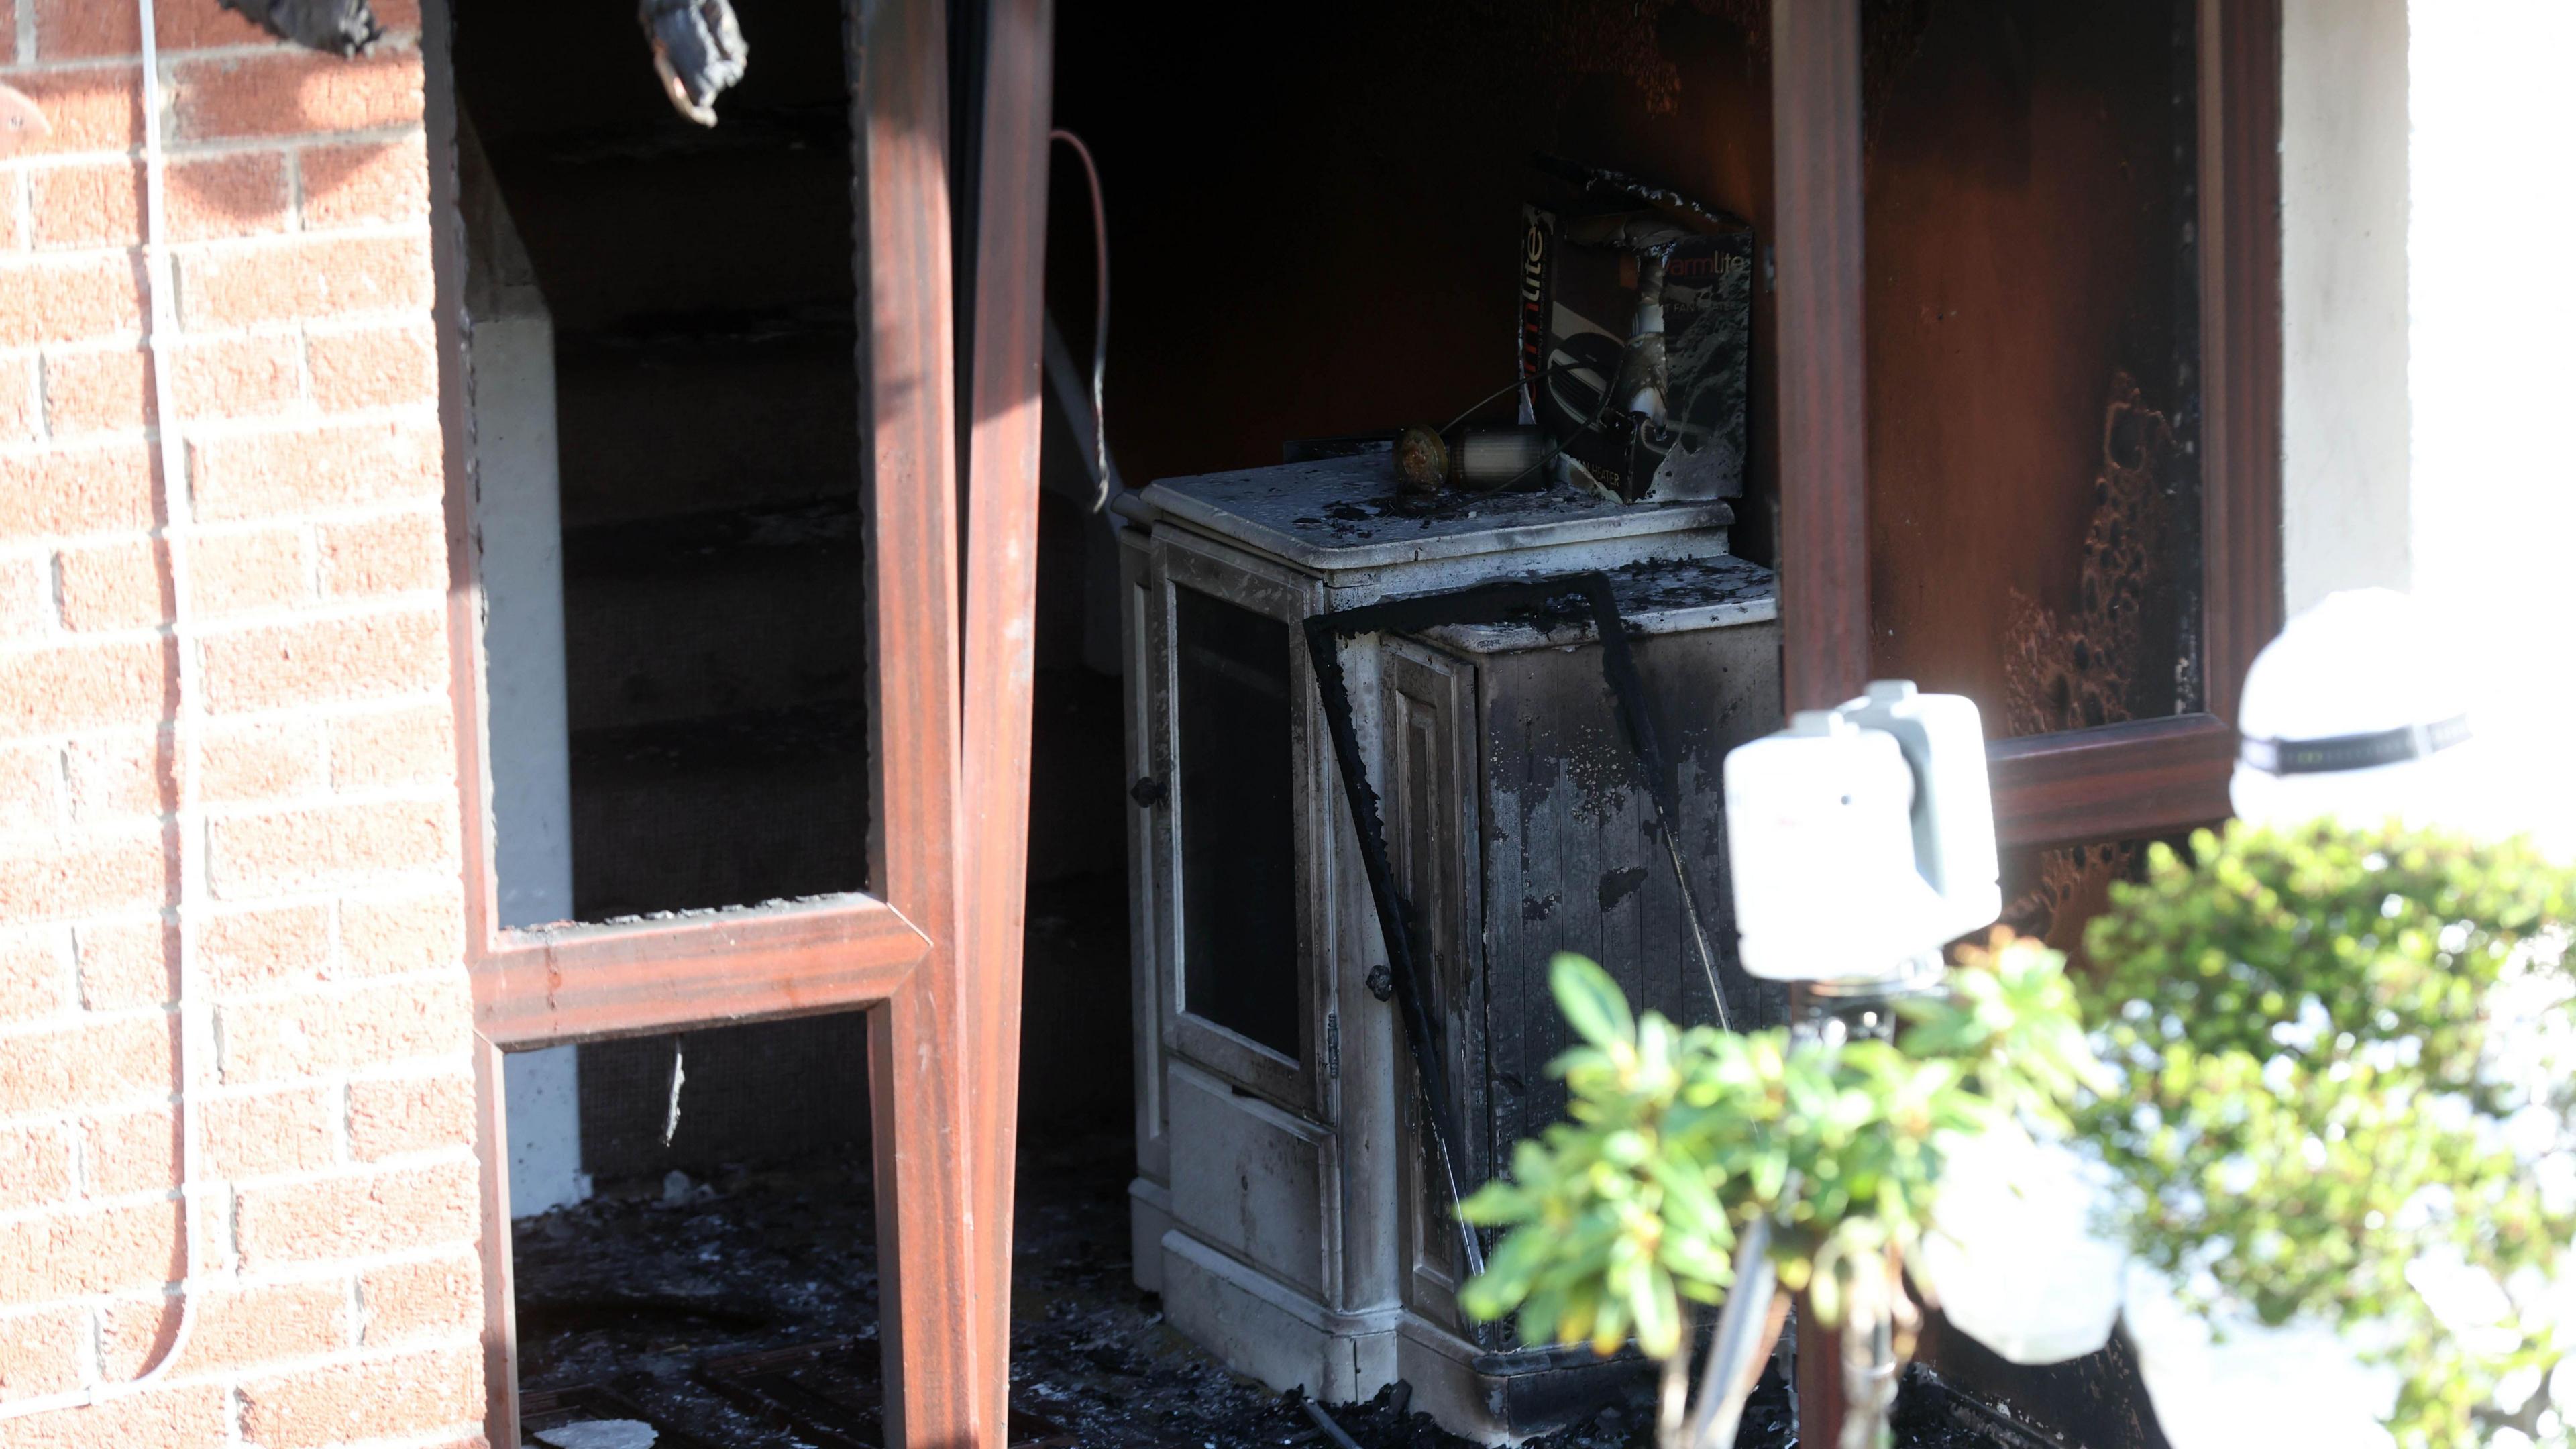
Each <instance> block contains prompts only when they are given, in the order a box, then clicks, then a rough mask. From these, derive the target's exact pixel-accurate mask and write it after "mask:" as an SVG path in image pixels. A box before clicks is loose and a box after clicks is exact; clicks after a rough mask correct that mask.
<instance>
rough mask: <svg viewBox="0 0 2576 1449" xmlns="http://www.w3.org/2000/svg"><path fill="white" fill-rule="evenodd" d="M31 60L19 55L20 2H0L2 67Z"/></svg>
mask: <svg viewBox="0 0 2576 1449" xmlns="http://www.w3.org/2000/svg"><path fill="white" fill-rule="evenodd" d="M30 58H31V57H27V56H21V55H20V54H18V0H0V65H16V64H17V63H18V62H19V61H21V60H25V59H30Z"/></svg>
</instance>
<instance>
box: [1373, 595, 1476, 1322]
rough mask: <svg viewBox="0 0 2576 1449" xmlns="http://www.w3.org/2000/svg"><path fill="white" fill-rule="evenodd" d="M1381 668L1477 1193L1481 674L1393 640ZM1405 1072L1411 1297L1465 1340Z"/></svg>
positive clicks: (1445, 1235)
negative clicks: (1478, 680) (1478, 720)
mask: <svg viewBox="0 0 2576 1449" xmlns="http://www.w3.org/2000/svg"><path fill="white" fill-rule="evenodd" d="M1378 663H1379V678H1380V681H1381V693H1380V699H1381V708H1382V710H1383V713H1382V715H1381V716H1380V718H1381V719H1382V721H1383V739H1384V743H1385V760H1384V764H1383V765H1382V767H1381V776H1382V778H1381V779H1380V780H1379V782H1378V790H1379V793H1380V795H1381V796H1382V797H1383V798H1384V800H1385V808H1386V847H1387V855H1388V857H1389V860H1388V864H1389V865H1390V866H1391V867H1392V868H1393V870H1394V872H1395V882H1396V889H1397V890H1399V891H1401V892H1402V893H1403V894H1404V898H1405V900H1406V901H1407V902H1408V903H1409V904H1410V906H1411V914H1410V916H1409V918H1408V921H1407V925H1408V928H1409V929H1410V931H1411V933H1412V937H1413V939H1412V941H1411V942H1410V943H1409V944H1410V946H1411V948H1412V955H1413V959H1414V961H1415V962H1416V963H1417V964H1418V965H1419V966H1420V967H1421V968H1422V970H1423V972H1424V974H1425V975H1426V976H1427V977H1428V978H1429V980H1428V986H1429V988H1430V989H1429V992H1428V995H1429V998H1430V999H1429V1001H1428V1002H1427V1003H1426V1005H1427V1006H1428V1007H1429V1009H1430V1012H1431V1020H1432V1023H1433V1028H1432V1029H1433V1034H1434V1036H1435V1037H1436V1038H1437V1040H1438V1043H1439V1046H1440V1048H1441V1050H1442V1051H1443V1052H1444V1053H1445V1055H1446V1056H1447V1059H1448V1061H1449V1063H1450V1073H1451V1079H1450V1084H1449V1088H1450V1092H1451V1094H1452V1096H1453V1097H1454V1098H1455V1100H1454V1101H1452V1102H1451V1103H1450V1112H1451V1118H1452V1120H1454V1121H1456V1122H1457V1123H1458V1124H1459V1126H1460V1130H1461V1132H1462V1134H1463V1135H1464V1137H1465V1138H1466V1140H1465V1141H1463V1142H1461V1143H1459V1144H1458V1152H1459V1161H1458V1172H1459V1177H1460V1180H1461V1183H1462V1185H1466V1186H1470V1187H1472V1186H1473V1185H1474V1184H1475V1183H1478V1182H1482V1181H1483V1180H1484V1179H1485V1178H1486V1177H1487V1176H1489V1175H1491V1173H1492V1171H1493V1161H1492V1158H1493V1153H1492V1150H1491V1144H1490V1141H1489V1135H1490V1134H1489V1133H1488V1132H1487V1131H1486V1130H1485V1124H1486V1121H1487V1113H1486V1110H1485V1107H1486V1071H1485V1067H1486V1062H1485V1030H1484V1022H1485V1002H1484V991H1483V988H1484V981H1485V972H1484V970H1483V969H1482V961H1483V955H1484V953H1483V950H1482V945H1483V932H1482V924H1481V917H1482V906H1483V902H1482V900H1481V899H1480V898H1479V897H1480V883H1481V881H1482V879H1483V871H1482V869H1481V862H1482V854H1483V852H1482V850H1481V842H1482V836H1481V835H1480V833H1479V831H1478V827H1477V811H1476V801H1477V788H1476V768H1477V753H1476V739H1477V729H1476V715H1477V703H1476V701H1477V696H1476V669H1475V666H1474V665H1472V664H1470V663H1468V662H1466V661H1464V660H1460V659H1455V658H1452V657H1450V656H1449V655H1446V654H1443V653H1441V652H1439V651H1438V650H1435V649H1432V648H1430V647H1428V646H1426V645H1423V644H1420V643H1417V642H1415V641H1413V640H1409V639H1387V640H1385V641H1383V642H1382V643H1381V644H1380V645H1379V646H1378ZM1396 1072H1397V1075H1398V1077H1399V1078H1400V1080H1401V1081H1402V1082H1403V1084H1404V1085H1403V1088H1402V1090H1401V1091H1400V1092H1399V1094H1398V1095H1399V1098H1400V1100H1402V1101H1403V1102H1404V1103H1405V1104H1406V1108H1405V1115H1404V1123H1403V1125H1404V1147H1403V1151H1402V1153H1401V1156H1400V1160H1401V1161H1402V1163H1403V1181H1402V1192H1403V1209H1402V1211H1403V1237H1402V1242H1403V1249H1402V1250H1403V1253H1404V1260H1403V1261H1404V1264H1405V1269H1406V1281H1405V1284H1404V1290H1405V1294H1406V1302H1407V1304H1408V1306H1410V1307H1412V1308H1413V1309H1414V1311H1416V1312H1418V1313H1420V1314H1422V1315H1423V1316H1424V1317H1426V1318H1429V1319H1431V1320H1432V1321H1433V1322H1435V1323H1441V1324H1446V1325H1451V1326H1453V1327H1458V1328H1460V1329H1461V1331H1463V1328H1464V1325H1463V1323H1462V1321H1461V1320H1460V1318H1459V1316H1458V1292H1457V1285H1458V1278H1459V1273H1458V1230H1457V1228H1456V1226H1455V1220H1454V1218H1453V1216H1452V1214H1453V1212H1454V1210H1455V1209H1454V1205H1453V1204H1452V1203H1451V1202H1450V1201H1449V1184H1448V1178H1447V1176H1446V1175H1445V1174H1444V1173H1443V1172H1442V1171H1441V1169H1440V1163H1439V1159H1438V1157H1437V1155H1436V1152H1435V1149H1434V1146H1433V1143H1432V1140H1431V1134H1430V1132H1429V1130H1428V1128H1427V1126H1426V1124H1425V1122H1424V1121H1423V1107H1422V1097H1421V1094H1420V1092H1419V1091H1418V1090H1417V1089H1416V1084H1415V1082H1414V1080H1413V1078H1414V1071H1413V1065H1412V1062H1411V1060H1410V1059H1409V1058H1408V1059H1405V1060H1402V1061H1400V1062H1399V1063H1398V1064H1397V1066H1396Z"/></svg>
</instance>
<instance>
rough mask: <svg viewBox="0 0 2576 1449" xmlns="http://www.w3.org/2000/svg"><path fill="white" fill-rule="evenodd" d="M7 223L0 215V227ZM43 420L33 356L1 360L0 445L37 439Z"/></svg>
mask: <svg viewBox="0 0 2576 1449" xmlns="http://www.w3.org/2000/svg"><path fill="white" fill-rule="evenodd" d="M8 200H9V197H8V185H7V182H6V180H5V178H0V206H5V205H6V204H7V203H8ZM10 224H11V223H10V221H9V219H8V218H7V217H5V216H0V228H6V227H8V226H9V225H10ZM8 240H9V238H8V234H7V232H6V231H5V230H0V251H5V250H7V249H8V246H7V243H8ZM43 421H44V410H43V408H42V407H40V406H39V405H38V401H37V397H36V359H35V358H33V357H0V443H23V442H26V441H27V440H28V439H30V438H33V437H34V436H36V431H37V425H38V424H39V423H41V422H43Z"/></svg>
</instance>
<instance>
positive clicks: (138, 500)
mask: <svg viewBox="0 0 2576 1449" xmlns="http://www.w3.org/2000/svg"><path fill="white" fill-rule="evenodd" d="M160 10H161V16H160V21H159V27H158V28H159V35H158V37H157V38H158V41H159V44H160V46H161V47H162V50H161V65H162V74H163V77H164V80H165V91H164V94H165V97H166V104H167V108H168V111H169V115H168V121H167V126H166V129H165V130H164V132H163V135H164V137H165V140H166V142H167V143H168V147H169V151H168V156H169V164H168V175H169V189H168V191H167V193H166V195H167V203H168V216H169V221H170V225H171V230H172V233H173V239H174V241H176V242H177V243H178V245H177V246H176V247H175V248H174V257H175V270H176V277H177V285H176V289H175V293H176V295H175V303H176V310H177V315H178V318H179V321H180V328H181V333H182V339H181V341H180V344H179V351H178V352H177V355H176V362H175V366H174V368H173V373H172V377H171V380H170V381H171V392H172V395H173V402H174V405H175V407H176V408H177V410H178V411H179V413H180V414H181V416H182V419H183V422H182V435H183V444H184V447H183V453H184V457H185V466H186V468H187V470H188V478H189V481H190V484H191V488H192V490H193V494H194V498H195V513H196V518H197V522H198V531H197V532H196V533H195V534H194V535H193V537H194V543H193V545H192V546H191V547H190V549H189V553H188V561H189V568H188V573H189V575H190V579H189V599H188V604H189V614H190V616H191V628H192V629H193V630H194V631H195V632H196V633H197V635H198V636H199V643H198V647H197V651H196V656H195V657H196V662H197V671H196V677H197V679H198V680H199V682H200V684H201V687H202V701H203V726H204V727H203V733H202V737H201V738H202V744H201V758H202V768H201V783H200V796H201V800H202V804H203V807H204V813H205V819H204V826H203V829H202V831H201V832H198V835H197V838H195V839H193V840H191V841H189V842H188V843H187V847H188V848H189V849H193V850H198V851H202V852H203V855H202V857H201V858H202V860H203V863H204V868H205V871H204V879H205V881H206V887H207V905H206V909H205V912H204V914H203V916H202V917H201V920H200V931H199V940H198V947H197V951H196V953H195V957H194V959H193V960H191V961H190V962H189V963H188V971H189V976H190V979H191V986H190V989H191V990H192V991H194V992H196V993H199V997H198V999H199V1000H200V1001H201V1002H203V1003H204V1004H205V1007H206V1010H205V1012H204V1015H205V1017H206V1019H208V1020H209V1021H211V1023H212V1026H213V1031H212V1034H211V1040H210V1041H209V1042H208V1043H206V1045H205V1046H204V1047H202V1048H201V1049H198V1050H195V1051H192V1052H191V1053H189V1060H188V1061H187V1063H186V1074H187V1076H188V1078H189V1079H190V1081H191V1082H192V1085H191V1087H190V1092H191V1095H192V1100H193V1101H194V1103H195V1108H194V1110H195V1112H196V1116H197V1123H198V1133H199V1141H200V1144H201V1148H200V1160H201V1166H200V1176H201V1178H202V1179H203V1180H202V1181H201V1184H200V1188H201V1202H202V1204H203V1207H202V1209H201V1211H200V1212H199V1214H198V1215H197V1221H196V1231H197V1233H198V1234H199V1235H200V1236H199V1238H198V1243H197V1251H196V1257H197V1259H198V1262H199V1265H200V1273H201V1275H202V1277H201V1279H200V1282H199V1285H198V1292H197V1295H196V1299H197V1303H196V1323H195V1328H194V1333H193V1337H192V1339H191V1341H190V1343H189V1346H188V1348H187V1350H186V1353H185V1355H184V1357H183V1358H182V1360H181V1362H179V1363H178V1364H177V1365H176V1367H175V1369H174V1371H173V1372H172V1373H171V1374H169V1375H168V1376H167V1377H166V1378H165V1379H164V1380H163V1382H162V1383H161V1384H160V1385H158V1386H156V1387H154V1388H152V1389H150V1390H148V1391H146V1392H143V1393H140V1394H135V1395H131V1396H124V1397H110V1398H108V1399H107V1400H106V1401H105V1402H103V1403H101V1404H99V1405H98V1406H95V1407H72V1408H60V1409H53V1410H48V1411H46V1412H42V1413H38V1414H33V1415H27V1416H21V1417H15V1418H7V1419H0V1444H7V1445H10V1446H21V1445H26V1446H37V1445H43V1446H53V1445H66V1446H71V1445H80V1446H88V1445H98V1446H108V1445H115V1446H162V1445H199V1444H225V1445H237V1444H256V1445H261V1446H268V1449H286V1446H321V1445H332V1444H341V1443H354V1442H360V1441H363V1442H366V1443H369V1444H377V1443H382V1444H385V1445H388V1446H392V1445H406V1446H410V1445H417V1446H424V1449H428V1446H451V1445H463V1444H469V1443H479V1442H481V1440H480V1432H479V1425H480V1422H481V1420H482V1416H483V1385H482V1359H481V1350H480V1346H479V1330H478V1324H479V1321H480V1306H479V1305H480V1294H481V1275H480V1269H479V1267H478V1264H477V1262H476V1259H475V1244H476V1241H477V1236H478V1233H479V1230H480V1223H479V1206H478V1203H479V1199H478V1195H477V1192H476V1172H475V1164H474V1155H473V1141H474V1113H473V1105H474V1104H473V1083H472V1079H471V1061H472V1058H471V1055H470V1053H469V1045H470V1040H471V1039H470V1037H469V1034H468V1032H469V1016H468V1006H467V997H466V985H465V978H464V973H463V970H462V966H461V961H460V954H461V944H460V928H459V904H460V896H459V887H458V881H457V842H456V806H455V794H454V790H455V776H454V771H455V761H454V753H453V741H452V732H451V725H450V715H449V703H448V697H447V640H446V635H445V625H444V617H445V616H444V600H443V589H444V582H445V578H446V564H445V554H444V543H443V530H442V527H441V524H440V515H439V507H440V486H441V484H440V479H441V473H440V439H439V432H438V424H437V418H436V410H435V405H436V394H437V376H436V368H435V366H434V362H433V354H432V347H431V335H430V316H429V301H430V291H431V286H430V266H429V229H428V225H427V221H426V210H427V167H426V162H425V159H424V152H423V143H422V131H421V76H420V63H419V54H418V50H417V46H416V43H415V35H414V32H416V30H417V26H418V19H417V16H416V14H414V13H412V12H411V11H410V8H409V6H407V5H404V4H400V3H394V4H388V3H387V0H377V10H378V12H379V14H381V15H383V16H384V17H385V19H386V20H387V21H388V22H389V23H390V24H392V25H393V26H395V27H396V28H397V33H396V35H395V37H394V42H393V43H392V44H389V45H388V46H387V47H385V48H384V49H383V50H382V51H381V52H380V53H378V54H376V55H374V56H371V57H367V58H363V59H360V60H356V61H342V60H337V59H333V58H329V57H325V56H318V55H312V54H307V53H304V52H300V51H294V50H290V49H286V48H283V47H279V46H276V45H272V44H270V43H268V42H267V41H265V40H264V39H263V38H262V37H261V36H260V35H258V34H257V33H255V32H254V31H252V30H251V29H250V28H249V27H248V26H247V25H246V24H244V23H243V22H241V21H240V20H238V19H236V18H235V17H233V16H231V15H228V14H225V13H222V12H220V11H218V10H217V9H216V7H215V4H214V0H160ZM138 50H139V46H138V41H137V30H136V23H135V13H134V9H133V6H132V4H131V3H130V0H0V80H5V81H6V82H8V83H9V84H10V85H13V86H15V87H17V88H18V89H20V90H22V91H24V92H25V93H26V94H27V95H29V96H30V97H32V98H34V99H35V100H36V101H37V103H38V104H40V105H41V106H42V107H43V108H44V109H45V111H46V113H47V115H48V117H49V119H50V120H51V122H52V125H53V134H52V135H51V136H49V137H47V138H45V139H43V140H42V141H40V142H39V143H37V144H36V145H34V146H32V147H30V148H28V149H27V150H24V151H22V152H21V153H19V154H18V155H16V156H14V157H11V158H6V159H0V1414H5V1413H7V1412H8V1407H7V1406H8V1405H9V1404H10V1403H13V1402H23V1401H26V1400H30V1399H36V1398H42V1397H46V1396H51V1395H56V1394H60V1393H63V1392H66V1391H76V1390H80V1389H82V1388H84V1387H86V1386H90V1385H113V1384H115V1383H117V1382H118V1381H120V1380H124V1379H127V1378H130V1377H132V1376H133V1375H134V1374H136V1373H137V1372H138V1371H140V1370H141V1369H143V1368H144V1367H145V1366H146V1365H147V1364H149V1363H150V1362H151V1361H152V1360H153V1359H154V1358H155V1357H156V1356H157V1348H158V1345H159V1344H160V1343H161V1342H162V1341H163V1339H164V1338H165V1336H166V1335H167V1334H168V1333H169V1331H170V1330H171V1327H172V1325H173V1324H175V1322H176V1319H177V1311H178V1304H179V1294H178V1291H177V1286H178V1285H177V1280H178V1278H179V1277H180V1275H181V1270H182V1263H183V1257H182V1247H181V1244H182V1238H181V1236H180V1230H179V1228H180V1225H179V1222H178V1217H179V1207H178V1201H177V1193H176V1191H175V1184H176V1181H177V1177H178V1171H177V1165H176V1161H175V1158H176V1153H175V1150H174V1142H175V1139H176V1134H175V1131H174V1123H175V1122H176V1120H177V1117H176V1113H175V1112H174V1108H173V1099H174V1097H175V1095H176V1093H177V1090H178V1084H179V1081H180V1075H179V1071H180V1068H179V1065H178V1063H177V1061H176V1060H175V1057H176V1055H177V1053H176V1052H175V1051H174V1040H175V1036H176V1031H177V1024H178V1014H177V1008H176V983H177V981H178V979H179V976H178V973H179V959H178V958H179V953H178V940H179V934H178V931H177V929H176V925H175V923H176V921H177V911H176V906H177V902H178V893H179V887H178V882H179V870H178V866H177V864H176V860H177V857H176V855H175V854H174V851H175V849H176V848H177V846H178V830H177V823H176V819H175V786H174V780H175V777H176V773H177V766H176V765H175V764H174V761H175V760H177V759H179V758H182V754H181V752H180V751H179V750H178V749H177V748H176V746H175V744H174V730H173V724H174V719H175V717H176V716H175V709H174V705H175V699H176V678H177V675H176V672H175V659H176V654H175V649H176V648H177V641H176V640H175V639H174V637H173V633H172V629H171V622H170V621H171V618H172V612H173V611H172V599H171V575H170V571H169V567H168V559H167V557H166V554H165V553H164V548H163V543H162V539H161V533H160V520H161V519H162V518H163V517H164V499H163V495H162V492H161V488H160V482H159V477H158V462H157V458H156V455H155V450H154V442H153V439H154V437H155V434H154V433H153V432H152V431H151V430H152V428H153V427H154V425H155V422H156V419H155V417H154V410H153V406H152V400H151V399H152V390H151V388H150V387H149V386H148V380H147V371H146V369H147V362H146V356H145V353H144V351H143V335H144V332H145V330H146V328H147V325H148V319H149V307H148V303H147V294H146V291H145V288H144V268H143V264H142V260H141V253H140V251H139V249H138V243H139V241H140V235H139V233H140V222H139V219H138V218H139V215H140V210H141V208H140V198H141V187H140V176H141V155H142V149H141V139H142V132H141V102H140V98H139V97H140V77H141V71H140V65H139V56H138Z"/></svg>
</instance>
